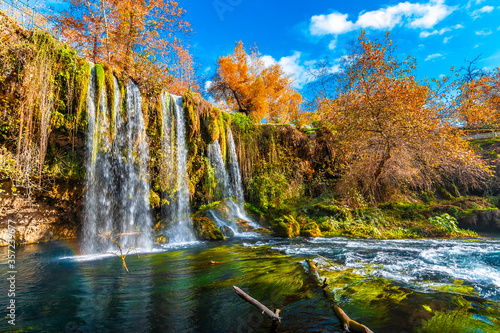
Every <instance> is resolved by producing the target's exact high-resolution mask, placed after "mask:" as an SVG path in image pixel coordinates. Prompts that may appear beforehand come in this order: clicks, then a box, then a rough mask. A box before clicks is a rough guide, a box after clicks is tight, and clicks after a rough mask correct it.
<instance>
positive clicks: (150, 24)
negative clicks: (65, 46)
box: [58, 0, 194, 92]
mask: <svg viewBox="0 0 500 333" xmlns="http://www.w3.org/2000/svg"><path fill="white" fill-rule="evenodd" d="M67 1H68V2H70V9H69V10H66V11H63V12H62V13H61V14H60V16H59V17H58V21H59V23H60V26H61V32H62V35H63V36H64V38H65V39H67V40H68V41H69V42H70V43H71V44H72V45H73V46H75V47H76V48H77V49H79V50H80V51H81V52H82V53H83V54H84V55H85V56H86V57H87V58H88V59H90V60H91V61H93V62H94V63H101V64H107V65H110V66H111V67H114V68H115V69H118V70H123V71H125V72H126V73H127V74H129V75H130V76H132V77H133V78H134V79H136V80H137V81H138V82H147V81H148V80H149V81H158V80H159V81H160V82H162V83H163V84H170V85H171V86H173V90H176V91H175V92H179V91H180V90H184V91H185V90H187V88H188V87H190V86H192V85H193V82H194V81H193V80H194V78H193V76H194V73H193V60H192V56H191V54H190V53H189V50H188V47H187V46H186V45H185V44H183V43H182V41H181V39H180V37H181V36H185V35H188V34H189V33H190V32H191V28H190V24H189V22H187V21H185V20H184V18H183V14H184V13H185V11H184V9H182V8H181V7H180V6H179V4H178V3H177V2H175V1H173V0H159V1H145V0H137V1H132V0H120V1H118V0H67ZM151 75H152V76H153V77H150V76H151ZM171 90H172V89H171Z"/></svg>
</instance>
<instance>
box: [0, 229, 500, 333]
mask: <svg viewBox="0 0 500 333" xmlns="http://www.w3.org/2000/svg"><path fill="white" fill-rule="evenodd" d="M76 248H77V244H76V243H75V242H64V241H60V242H54V243H48V244H36V245H28V246H22V247H19V248H18V249H17V250H16V264H17V271H18V273H17V275H16V298H15V299H16V306H17V312H16V315H17V317H16V323H17V326H16V327H15V328H16V329H18V330H19V331H34V332H268V331H269V326H270V325H269V320H268V319H267V318H265V317H264V316H263V315H261V314H260V313H259V312H258V311H257V310H256V309H255V308H253V307H252V306H251V305H249V304H247V303H245V302H244V301H243V300H241V299H240V298H239V297H237V296H236V295H235V293H234V291H233V290H232V286H233V285H237V286H239V287H240V288H242V289H243V290H245V291H247V292H248V293H249V294H250V295H252V296H253V297H255V298H257V299H259V300H260V301H261V302H262V303H264V304H266V305H267V306H268V307H269V308H271V309H274V308H280V309H281V310H282V317H283V321H282V324H281V325H280V327H279V330H278V332H336V331H341V327H340V325H339V323H338V321H337V319H336V318H335V316H334V315H333V312H332V310H331V308H330V306H329V304H328V303H327V302H326V301H325V300H324V296H323V294H322V293H321V290H318V288H317V287H316V286H315V285H314V283H313V280H312V279H311V278H310V276H309V275H308V273H307V272H306V269H305V264H304V259H307V258H316V260H318V261H319V262H320V263H321V262H323V263H327V264H328V265H331V267H330V268H328V270H329V271H330V272H331V273H334V274H338V273H339V272H344V271H349V274H351V275H350V277H352V276H356V277H357V278H358V279H359V278H361V279H362V281H363V283H364V284H365V287H366V285H367V281H372V282H373V281H384V284H383V285H382V284H381V286H383V287H380V288H381V289H382V288H383V289H384V293H385V294H381V295H382V296H377V297H379V298H381V299H382V298H383V301H380V302H378V301H377V302H375V303H374V301H373V300H371V301H370V304H364V305H363V304H361V305H356V306H354V304H357V303H356V302H358V301H359V299H356V295H355V294H354V291H355V290H356V288H359V285H354V284H352V281H353V280H352V279H351V280H349V281H350V282H349V283H351V284H350V285H348V284H345V285H341V284H339V285H338V286H332V287H333V288H337V289H338V290H336V291H335V294H336V295H340V296H339V298H338V301H339V302H340V303H341V305H342V306H345V307H346V308H345V309H346V310H348V311H347V312H348V314H349V315H350V316H351V317H353V318H357V319H359V320H360V321H362V322H363V323H365V324H367V326H369V327H370V328H372V329H373V330H374V331H377V332H412V331H416V330H417V328H415V327H417V326H418V325H420V324H421V323H422V321H421V319H418V318H417V319H418V320H417V319H415V316H413V317H412V318H413V319H412V318H410V317H411V313H412V312H414V311H413V309H412V307H415V308H418V311H423V312H424V314H423V319H428V317H429V316H428V315H427V316H426V314H425V310H422V304H431V305H432V304H434V303H436V302H439V304H440V307H441V308H440V310H443V304H444V307H445V308H446V304H448V303H449V304H451V305H450V309H451V308H452V307H453V306H452V305H453V304H452V303H453V302H455V301H454V300H455V299H456V297H457V295H458V296H463V297H465V298H466V299H467V301H470V302H472V303H473V304H474V306H476V307H481V308H483V307H488V308H491V309H493V310H494V311H493V310H492V311H490V312H491V314H489V315H488V316H484V315H481V316H479V315H478V316H477V317H478V318H479V317H480V318H481V320H482V321H484V322H485V323H486V324H487V325H490V324H491V327H492V329H493V327H496V326H494V325H493V324H496V323H498V322H499V320H500V318H499V317H498V316H497V313H498V303H497V302H498V301H499V300H500V294H499V293H498V290H499V288H500V239H499V238H481V239H471V240H441V239H439V240H386V241H375V240H358V239H346V238H333V239H324V238H315V239H294V240H287V239H279V238H262V237H261V236H257V235H256V234H251V233H250V234H246V235H245V234H244V235H243V236H242V237H238V238H233V239H232V240H229V241H226V242H219V243H206V242H191V243H186V244H178V245H175V246H171V247H165V248H158V249H155V250H154V251H152V252H149V253H142V254H140V255H139V256H137V255H131V256H130V257H128V258H127V264H128V267H129V269H130V274H126V273H125V272H124V270H123V269H122V267H121V262H120V259H119V258H117V257H116V256H113V255H99V256H79V255H78V254H77V251H75V250H74V249H76ZM3 251H4V252H5V254H7V249H6V248H5V249H4V250H3ZM318 255H319V256H320V257H318ZM0 263H1V264H2V266H1V270H0V273H1V275H0V276H2V277H5V276H6V275H7V271H8V269H7V265H6V263H7V259H6V255H4V256H2V259H1V260H0ZM338 281H339V283H340V280H338ZM342 281H344V282H345V283H347V282H346V281H347V280H346V277H345V276H343V280H342ZM387 281H388V283H389V286H390V287H388V285H387ZM457 281H459V282H457ZM377 283H378V282H377ZM448 285H452V286H457V285H459V287H460V288H462V289H460V288H458V289H453V288H451V289H450V288H448V289H446V286H448ZM356 286H357V287H356ZM0 288H1V290H2V293H4V294H6V290H7V289H8V285H7V282H6V280H5V279H4V278H2V282H1V283H0ZM387 288H389V289H387ZM390 288H400V289H397V290H396V289H390ZM464 288H465V289H464ZM387 290H394V293H393V294H394V295H396V294H397V295H400V294H401V293H402V291H401V290H403V291H404V294H405V295H411V296H406V298H405V303H404V304H403V303H401V306H400V305H399V303H397V302H400V300H399V299H398V301H395V300H394V299H393V298H394V297H393V295H392V296H391V292H389V293H387ZM461 290H468V292H467V293H465V294H463V295H462V294H461V293H463V292H462V291H461ZM351 294H352V295H351ZM349 295H351V296H349ZM391 297H392V298H391ZM8 301H9V299H8V298H7V297H6V295H2V297H1V298H0V308H1V309H6V306H7V304H8ZM429 302H431V303H429ZM432 302H434V303H432ZM472 303H471V304H472ZM349 304H351V306H349ZM436 304H437V303H436ZM431 305H430V306H431ZM431 307H432V306H431ZM370 308H371V309H372V311H371V310H370ZM380 309H383V311H384V312H383V314H381V312H380V311H381V310H380ZM2 311H4V313H5V314H6V310H2ZM370 311H371V312H370ZM377 311H378V312H377ZM490 312H488V313H490ZM382 316H383V317H391V318H392V320H381V318H380V317H382ZM431 317H432V316H431ZM0 318H1V319H0V327H1V328H2V329H1V330H0V331H9V330H10V329H12V327H11V326H10V325H8V323H7V320H8V318H6V317H5V315H4V314H2V315H1V317H0ZM408 318H410V319H408ZM361 319H363V320H361ZM486 327H489V326H486ZM476 331H477V330H476ZM480 331H488V330H487V329H486V330H480Z"/></svg>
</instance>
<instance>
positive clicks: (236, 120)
mask: <svg viewBox="0 0 500 333" xmlns="http://www.w3.org/2000/svg"><path fill="white" fill-rule="evenodd" d="M231 124H232V125H233V126H236V127H237V128H238V130H239V131H240V132H242V133H248V132H249V131H251V130H253V129H254V128H255V126H256V125H255V124H254V123H253V122H252V119H250V117H248V116H245V115H244V114H243V113H241V112H235V113H232V114H231Z"/></svg>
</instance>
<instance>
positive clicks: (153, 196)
mask: <svg viewBox="0 0 500 333" xmlns="http://www.w3.org/2000/svg"><path fill="white" fill-rule="evenodd" d="M149 205H150V206H151V208H152V209H155V208H159V206H160V196H159V195H158V194H157V193H156V192H154V191H153V190H151V191H149Z"/></svg>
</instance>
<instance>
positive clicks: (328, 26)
mask: <svg viewBox="0 0 500 333" xmlns="http://www.w3.org/2000/svg"><path fill="white" fill-rule="evenodd" d="M451 12H452V9H451V7H449V6H446V5H445V4H444V0H431V1H430V2H428V3H426V4H420V3H409V2H401V3H399V4H397V5H395V6H390V7H386V8H381V9H378V10H374V11H369V12H361V13H359V15H358V19H357V21H356V22H355V23H354V22H353V21H350V20H348V19H347V17H348V15H347V14H342V13H338V12H334V13H331V14H328V15H315V16H313V17H312V18H311V25H310V27H309V29H310V32H311V34H312V35H316V36H323V35H328V34H332V35H340V34H343V33H346V32H349V31H352V30H355V29H367V28H371V29H379V30H382V29H383V30H390V29H392V28H394V27H395V26H397V25H406V26H408V27H410V28H414V29H417V28H424V29H430V28H433V27H434V26H435V25H436V24H437V23H439V22H440V21H442V20H443V19H444V18H445V17H446V16H448V15H449V14H450V13H451Z"/></svg>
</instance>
